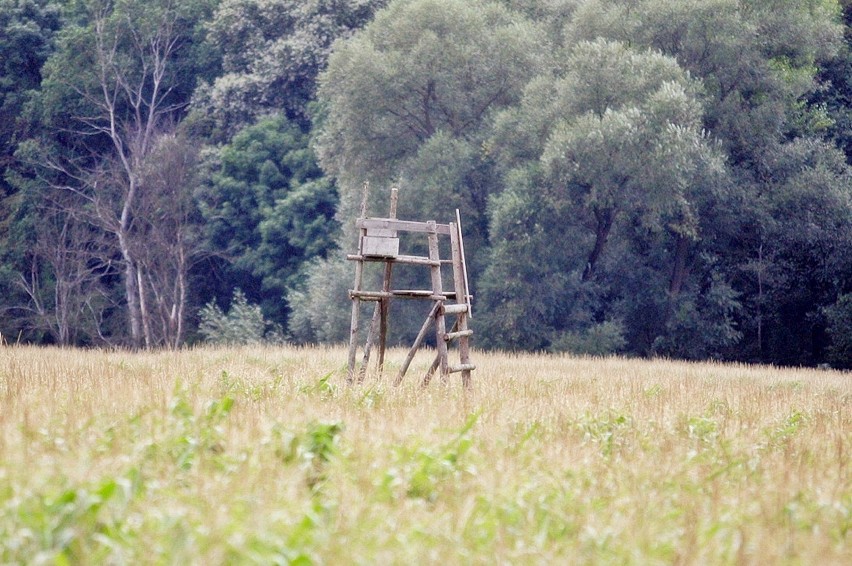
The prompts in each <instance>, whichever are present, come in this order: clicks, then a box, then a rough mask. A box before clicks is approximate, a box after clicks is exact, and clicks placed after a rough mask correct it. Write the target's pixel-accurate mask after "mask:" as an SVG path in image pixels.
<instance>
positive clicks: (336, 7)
mask: <svg viewBox="0 0 852 566" xmlns="http://www.w3.org/2000/svg"><path fill="white" fill-rule="evenodd" d="M386 3H387V0H354V1H353V0H223V1H222V2H221V3H220V4H219V6H218V8H217V10H216V13H215V15H214V17H213V20H212V21H211V22H210V25H209V31H208V36H207V42H208V44H209V45H210V46H211V48H212V49H213V50H214V51H215V52H217V53H219V54H220V56H221V59H222V70H223V73H222V74H221V75H220V76H218V77H216V79H215V80H214V81H213V82H212V83H208V84H207V85H205V86H204V87H203V88H201V89H199V91H198V92H197V94H196V99H197V101H196V102H197V103H196V106H197V110H198V112H199V113H202V114H204V115H205V116H206V119H207V121H208V122H209V123H210V125H211V128H212V133H213V136H214V137H215V138H218V139H228V138H230V137H232V136H233V135H234V134H235V133H236V132H238V131H239V130H240V129H241V128H243V127H245V126H247V125H249V124H252V123H254V122H256V121H257V120H258V119H259V118H261V117H262V116H264V115H266V114H270V113H278V112H283V113H284V114H285V115H286V116H287V117H288V118H289V119H290V120H292V121H294V122H296V123H298V124H299V125H300V126H302V127H303V128H305V129H306V128H307V126H308V124H309V122H310V120H309V112H308V106H309V104H310V102H311V101H312V100H313V99H314V96H315V92H316V77H317V75H318V74H319V73H320V72H321V71H322V70H323V69H324V68H325V66H326V62H327V60H328V57H329V55H330V53H331V49H332V44H333V43H334V41H335V40H336V39H338V38H345V37H348V36H349V35H351V33H352V32H353V31H354V30H356V29H358V28H360V27H362V26H363V25H365V24H366V23H367V22H368V21H369V20H370V18H371V17H372V15H373V13H374V12H375V11H376V10H377V9H379V8H380V7H382V6H384V5H385V4H386Z"/></svg>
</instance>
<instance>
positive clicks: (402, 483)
mask: <svg viewBox="0 0 852 566" xmlns="http://www.w3.org/2000/svg"><path fill="white" fill-rule="evenodd" d="M479 415H480V413H479V412H476V413H473V414H471V415H470V416H469V417H468V419H467V421H465V424H464V425H463V426H462V427H461V428H460V429H459V430H458V432H457V433H456V434H455V436H454V437H453V438H452V439H451V440H450V441H449V442H447V443H446V444H444V445H442V446H439V447H437V448H432V447H428V446H426V447H424V446H415V447H414V448H410V447H398V448H397V449H396V459H397V464H396V465H395V466H394V467H392V468H390V469H389V470H387V471H386V472H385V474H384V476H383V477H382V479H381V482H380V485H379V487H380V492H381V493H383V494H384V495H386V496H388V497H390V498H393V497H395V495H396V489H397V488H400V487H402V488H404V490H405V491H404V492H405V495H406V496H407V497H410V498H413V499H423V500H425V501H430V502H432V501H435V500H436V499H437V498H438V495H439V493H440V491H441V488H442V486H443V485H444V484H445V483H446V482H448V481H450V480H451V479H455V478H458V477H459V476H460V475H461V474H462V473H465V472H466V473H473V472H474V471H475V468H474V467H472V466H469V465H465V464H464V460H465V456H466V454H467V453H468V451H469V450H470V448H471V447H472V446H473V441H472V440H471V438H470V431H471V429H473V427H474V425H475V424H476V422H477V420H479Z"/></svg>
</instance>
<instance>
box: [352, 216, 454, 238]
mask: <svg viewBox="0 0 852 566" xmlns="http://www.w3.org/2000/svg"><path fill="white" fill-rule="evenodd" d="M429 222H432V223H435V221H434V220H430V221H429ZM429 222H412V221H411V220H397V219H395V218H359V219H358V220H356V221H355V226H356V227H358V228H368V229H374V228H378V229H380V230H398V231H399V232H420V233H423V234H428V233H429V232H430V231H432V230H433V229H432V228H430V227H429ZM434 232H435V233H437V234H442V235H444V236H449V235H450V225H449V224H438V223H435V228H434Z"/></svg>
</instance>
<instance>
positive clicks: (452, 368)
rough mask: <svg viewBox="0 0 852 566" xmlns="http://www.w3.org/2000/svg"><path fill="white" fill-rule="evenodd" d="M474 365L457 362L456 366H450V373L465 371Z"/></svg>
mask: <svg viewBox="0 0 852 566" xmlns="http://www.w3.org/2000/svg"><path fill="white" fill-rule="evenodd" d="M475 369H476V366H475V365H473V364H459V365H457V366H450V373H459V372H465V371H471V370H475Z"/></svg>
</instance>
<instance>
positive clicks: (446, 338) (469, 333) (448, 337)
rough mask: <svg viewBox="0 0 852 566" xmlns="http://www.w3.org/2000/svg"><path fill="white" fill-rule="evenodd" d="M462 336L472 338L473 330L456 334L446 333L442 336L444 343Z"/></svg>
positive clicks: (460, 331)
mask: <svg viewBox="0 0 852 566" xmlns="http://www.w3.org/2000/svg"><path fill="white" fill-rule="evenodd" d="M463 336H473V330H459V331H458V332H447V333H446V334H444V341H446V342H449V341H450V340H455V339H456V338H461V337H463Z"/></svg>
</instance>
